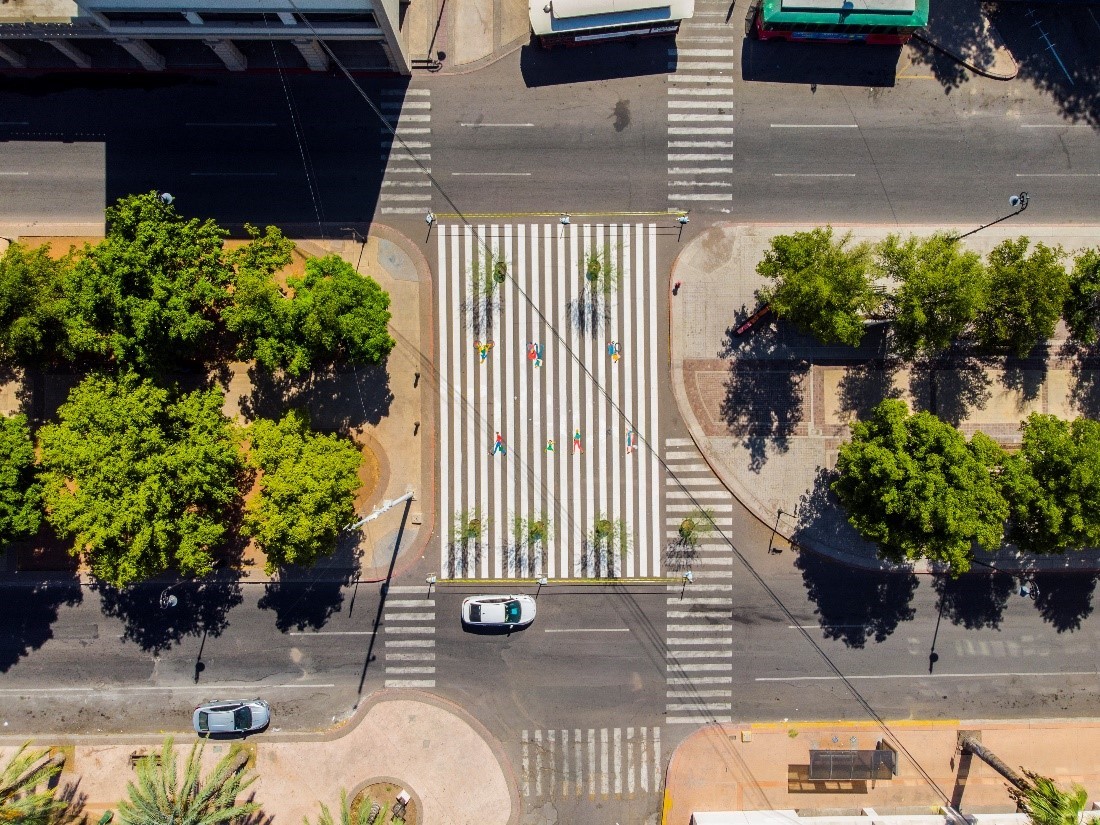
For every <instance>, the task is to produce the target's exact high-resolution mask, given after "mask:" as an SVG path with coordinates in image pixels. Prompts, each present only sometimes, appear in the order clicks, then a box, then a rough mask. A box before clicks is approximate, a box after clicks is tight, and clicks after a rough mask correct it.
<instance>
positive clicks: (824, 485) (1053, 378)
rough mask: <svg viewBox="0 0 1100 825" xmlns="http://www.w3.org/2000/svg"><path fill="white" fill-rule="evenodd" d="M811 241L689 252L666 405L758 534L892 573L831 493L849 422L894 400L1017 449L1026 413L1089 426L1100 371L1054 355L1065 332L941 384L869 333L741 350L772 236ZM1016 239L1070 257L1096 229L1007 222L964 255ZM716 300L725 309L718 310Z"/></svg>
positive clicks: (742, 231)
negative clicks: (1041, 348)
mask: <svg viewBox="0 0 1100 825" xmlns="http://www.w3.org/2000/svg"><path fill="white" fill-rule="evenodd" d="M810 228H812V227H809V226H790V225H787V226H785V225H732V224H721V225H716V226H713V227H711V228H709V229H708V230H706V231H705V232H703V233H701V234H700V235H699V236H698V237H696V238H694V239H692V241H691V242H690V243H688V244H687V245H686V248H685V249H684V250H683V251H682V252H681V253H680V255H679V257H678V258H677V259H676V261H675V263H674V264H673V269H672V273H671V276H670V277H671V281H672V282H676V281H681V282H682V284H683V285H682V287H681V289H680V291H679V295H678V296H676V297H674V298H672V300H671V309H670V341H671V366H672V385H673V393H674V395H675V398H676V402H677V405H678V407H679V411H680V413H681V415H682V416H683V417H684V420H685V423H686V424H687V426H688V428H689V430H690V432H691V435H692V438H693V439H694V440H695V442H696V444H697V445H698V446H699V449H700V450H701V451H702V453H703V455H704V456H705V457H706V459H707V461H708V463H709V464H710V465H711V468H712V469H713V470H714V472H715V473H716V474H717V475H718V477H719V478H721V479H722V481H723V483H724V484H725V485H726V486H727V487H728V488H729V489H730V491H731V492H732V493H733V494H734V495H735V496H736V497H737V498H738V499H739V500H740V501H741V502H742V503H743V504H744V505H745V506H746V507H748V508H749V509H750V510H751V511H752V512H753V513H754V514H755V515H756V516H757V518H759V519H760V520H761V521H762V522H763V523H764V524H766V525H767V526H768V527H769V528H770V527H772V526H773V525H776V524H777V529H778V532H779V533H780V534H781V535H783V536H784V537H785V538H787V539H789V540H794V541H796V542H797V543H798V544H799V545H801V546H804V547H808V548H810V549H813V550H816V551H818V552H821V553H824V554H827V555H829V556H832V557H834V558H836V559H838V560H842V561H844V562H847V563H850V564H854V565H857V566H860V567H866V568H884V567H888V566H889V565H888V564H885V563H883V562H880V561H879V560H878V559H877V557H876V553H875V548H874V547H873V546H872V545H870V544H868V543H867V542H864V541H863V540H862V539H860V537H859V536H858V534H856V532H855V530H854V529H853V528H852V527H850V526H849V525H848V523H847V520H846V518H845V517H844V514H843V512H842V511H841V509H840V508H839V506H838V505H837V504H836V502H835V499H834V498H833V497H832V495H831V493H829V491H828V478H827V477H826V471H828V470H831V469H832V468H833V467H834V466H835V464H836V459H837V448H838V446H839V445H840V443H841V442H842V441H844V440H845V439H846V438H847V435H848V426H847V424H848V421H849V420H851V419H852V418H855V417H859V416H861V415H863V414H866V413H867V412H868V411H869V410H870V409H871V408H872V407H873V406H874V405H875V404H877V403H878V402H879V401H880V400H882V399H883V398H884V397H886V396H887V395H890V396H894V397H900V398H903V399H905V400H906V401H907V402H909V403H910V405H911V406H913V407H914V408H917V409H931V410H932V411H933V412H935V413H936V414H938V415H940V416H941V417H943V418H945V419H947V420H950V421H951V422H952V423H955V424H956V425H957V426H958V427H959V428H960V429H961V430H962V431H963V432H964V433H965V434H966V435H968V436H969V435H971V434H973V433H974V432H975V431H977V430H982V431H983V432H985V433H987V434H988V435H990V436H992V437H994V438H996V439H998V440H999V441H1001V442H1002V443H1012V442H1018V441H1019V430H1018V427H1019V422H1020V421H1021V420H1022V419H1024V418H1026V417H1027V415H1028V414H1029V413H1030V412H1033V411H1036V412H1045V413H1053V414H1056V415H1059V416H1061V417H1064V418H1073V417H1076V416H1078V415H1081V414H1083V413H1088V414H1090V415H1093V416H1095V415H1096V414H1097V406H1098V397H1097V393H1098V389H1097V387H1098V386H1100V363H1092V362H1091V361H1080V362H1079V361H1078V359H1076V358H1074V357H1069V356H1063V355H1062V354H1060V345H1061V344H1062V343H1064V341H1065V337H1066V336H1065V333H1064V330H1061V329H1060V330H1059V332H1058V333H1057V335H1056V338H1055V340H1054V341H1052V342H1051V346H1050V347H1049V355H1048V357H1047V358H1045V359H1042V358H1038V359H1036V358H1032V359H1024V360H1015V361H1012V362H1011V363H1008V364H1005V363H1002V362H997V363H992V364H991V363H989V362H988V361H979V360H978V359H956V362H955V364H954V368H952V369H936V370H927V369H922V368H921V367H919V366H918V365H911V364H903V365H900V366H899V365H897V364H884V363H883V361H882V360H881V359H882V356H883V355H884V351H883V348H882V347H883V344H884V338H883V336H882V333H881V332H878V333H876V332H875V331H873V330H872V331H870V332H868V334H867V335H866V336H865V338H864V343H863V345H862V346H861V347H860V348H859V349H858V350H853V349H851V348H849V347H844V346H823V345H821V344H819V343H818V342H817V341H815V340H814V339H813V338H811V337H809V336H805V335H801V334H799V333H798V332H797V331H796V330H794V329H793V328H792V327H791V326H789V325H786V324H778V325H777V324H776V323H775V320H774V318H773V317H769V318H766V319H765V320H764V321H762V322H760V323H758V324H757V325H756V327H755V328H753V329H752V330H751V331H750V332H749V333H747V334H745V335H743V336H737V335H736V332H735V331H736V329H737V327H738V326H739V325H740V324H741V323H742V322H743V321H744V320H745V319H746V318H747V317H748V316H749V315H751V314H752V313H753V311H754V310H755V309H756V307H757V302H756V298H755V291H756V290H757V289H759V288H760V287H761V286H763V285H764V279H763V278H761V277H760V276H758V275H757V274H756V264H757V262H758V261H759V260H760V259H761V257H762V255H763V253H764V251H765V250H766V249H767V248H768V244H769V241H770V238H771V236H772V235H775V234H786V233H791V232H796V231H800V230H807V229H810ZM834 229H835V232H836V234H837V235H838V236H841V235H843V234H844V233H845V232H847V231H849V230H851V232H852V239H853V242H859V241H862V240H872V241H873V240H877V239H880V238H882V237H883V236H885V235H886V234H888V233H889V232H891V231H896V232H899V233H901V234H902V235H903V236H904V235H908V234H920V235H925V234H931V233H932V232H933V231H934V230H936V229H941V230H942V229H944V227H930V226H901V227H885V226H855V227H844V226H837V227H834ZM1020 235H1026V236H1028V237H1030V238H1031V239H1032V241H1043V242H1044V243H1046V244H1048V245H1055V244H1061V245H1062V246H1063V247H1065V248H1066V249H1067V250H1076V249H1081V248H1085V247H1090V246H1094V245H1095V244H1096V238H1097V237H1098V236H1100V227H1095V226H1072V227H1047V226H1029V225H1025V224H1020V223H1011V222H1008V223H1005V224H1002V225H999V226H995V227H990V228H989V229H986V230H983V231H982V232H980V233H978V234H977V235H974V236H972V237H970V238H967V239H966V240H965V241H964V243H965V244H966V245H967V247H968V248H970V249H974V250H976V251H978V252H980V253H983V254H984V253H986V252H987V251H989V250H990V249H991V248H992V247H994V246H995V245H996V244H998V243H999V242H1000V241H1002V240H1003V239H1004V238H1006V237H1017V236H1020ZM718 295H720V296H723V298H724V300H722V301H715V300H714V297H715V296H718ZM780 510H782V511H783V513H784V514H783V515H780V514H779V511H780ZM792 514H793V515H792ZM979 558H980V559H981V560H985V561H993V562H994V563H995V564H997V565H998V566H1003V567H1006V568H1010V569H1011V568H1020V567H1027V568H1028V569H1035V570H1043V571H1047V570H1072V569H1087V570H1098V569H1100V552H1098V551H1087V552H1080V553H1069V554H1066V555H1065V556H1053V557H1043V558H1035V557H1017V556H1016V555H1015V554H1013V553H1011V552H1008V551H1002V552H1001V553H998V554H994V555H992V556H989V555H986V554H981V555H979ZM917 569H918V570H920V571H925V570H927V569H928V568H927V566H926V565H918V566H917Z"/></svg>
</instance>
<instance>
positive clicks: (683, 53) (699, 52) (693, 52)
mask: <svg viewBox="0 0 1100 825" xmlns="http://www.w3.org/2000/svg"><path fill="white" fill-rule="evenodd" d="M668 56H669V57H733V49H669V50H668Z"/></svg>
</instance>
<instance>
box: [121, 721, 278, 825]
mask: <svg viewBox="0 0 1100 825" xmlns="http://www.w3.org/2000/svg"><path fill="white" fill-rule="evenodd" d="M205 746H206V743H205V742H196V743H195V744H194V745H192V746H191V752H190V753H189V754H188V756H187V761H186V762H185V763H184V764H183V774H182V776H181V775H180V773H179V771H178V769H177V765H176V752H175V748H174V747H173V746H172V738H171V737H168V738H167V739H165V740H164V744H163V745H162V746H161V748H160V751H159V752H157V753H156V754H153V755H152V756H150V757H148V758H146V759H141V760H139V761H138V763H137V765H136V766H135V771H136V774H137V775H136V776H135V778H134V779H133V780H131V781H130V782H128V783H127V785H126V799H124V800H122V801H121V802H120V803H119V804H118V819H119V822H120V823H121V825H235V823H243V822H245V821H246V820H247V818H248V817H249V816H251V815H252V814H253V813H255V812H256V811H258V810H260V805H259V803H257V802H252V801H248V802H240V801H238V799H237V798H238V797H239V796H240V795H241V793H242V792H243V791H244V790H245V789H246V788H248V787H249V786H250V785H251V784H252V783H253V782H255V781H256V777H255V775H252V774H251V773H250V771H249V770H248V769H247V768H246V765H247V762H248V755H247V754H246V753H245V752H244V751H243V750H242V749H241V748H240V746H238V745H234V746H233V747H232V748H230V750H229V753H227V754H226V755H225V756H223V757H222V758H221V759H219V760H218V763H217V764H216V765H215V766H214V768H213V770H211V771H210V773H209V774H207V776H205V777H203V776H202V752H203V748H204V747H205Z"/></svg>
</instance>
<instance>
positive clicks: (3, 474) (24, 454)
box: [0, 415, 42, 544]
mask: <svg viewBox="0 0 1100 825" xmlns="http://www.w3.org/2000/svg"><path fill="white" fill-rule="evenodd" d="M41 521H42V499H41V488H40V487H39V485H38V484H37V483H36V481H35V477H34V442H33V441H32V440H31V429H30V426H29V425H28V424H27V416H25V415H13V416H11V417H8V416H0V544H7V543H8V542H9V541H11V540H12V539H13V538H16V537H17V536H25V535H30V534H32V533H34V532H35V531H36V530H37V529H38V525H39V524H40V523H41Z"/></svg>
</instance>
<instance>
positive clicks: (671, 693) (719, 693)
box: [665, 690, 730, 699]
mask: <svg viewBox="0 0 1100 825" xmlns="http://www.w3.org/2000/svg"><path fill="white" fill-rule="evenodd" d="M729 695H730V692H729V691H728V690H666V691H665V698H666V699H691V698H692V697H698V698H700V699H721V698H723V697H728V696H729Z"/></svg>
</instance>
